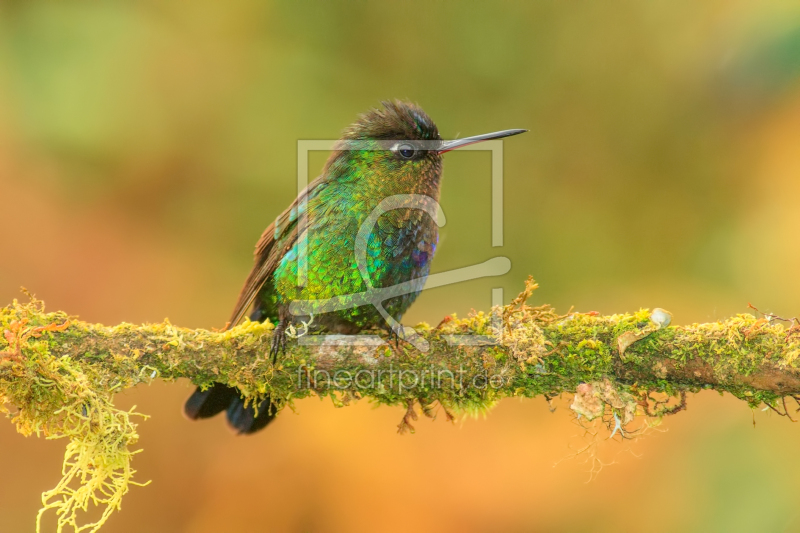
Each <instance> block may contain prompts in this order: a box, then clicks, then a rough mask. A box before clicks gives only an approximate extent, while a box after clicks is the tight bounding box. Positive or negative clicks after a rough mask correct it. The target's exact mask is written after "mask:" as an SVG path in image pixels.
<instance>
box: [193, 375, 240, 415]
mask: <svg viewBox="0 0 800 533" xmlns="http://www.w3.org/2000/svg"><path fill="white" fill-rule="evenodd" d="M238 397H239V391H237V390H236V389H235V388H233V387H228V386H227V385H223V384H222V383H214V385H212V386H211V387H210V388H208V389H206V390H200V387H197V390H195V391H194V392H193V393H192V395H191V396H189V399H188V400H186V405H185V406H184V407H183V412H184V413H185V414H186V416H187V417H188V418H190V419H192V420H197V419H198V418H208V417H211V416H214V415H216V414H218V413H221V412H222V411H224V410H225V409H227V408H228V406H229V405H230V404H231V402H232V401H233V400H235V399H236V398H238Z"/></svg>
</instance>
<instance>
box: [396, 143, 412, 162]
mask: <svg viewBox="0 0 800 533" xmlns="http://www.w3.org/2000/svg"><path fill="white" fill-rule="evenodd" d="M397 153H398V154H400V157H402V158H403V159H413V158H414V154H415V153H416V150H414V147H413V146H411V145H410V144H401V145H399V146H398V147H397Z"/></svg>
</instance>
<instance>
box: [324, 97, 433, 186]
mask: <svg viewBox="0 0 800 533" xmlns="http://www.w3.org/2000/svg"><path fill="white" fill-rule="evenodd" d="M382 105H383V107H382V108H379V109H371V110H370V111H368V112H366V113H364V114H363V115H361V116H360V117H358V120H356V121H355V122H354V123H353V124H352V125H350V126H349V127H348V128H347V129H346V130H345V131H344V133H343V135H342V139H341V141H339V143H338V145H337V146H336V147H335V148H334V150H335V151H334V152H333V153H332V154H331V157H330V159H329V160H328V163H327V165H326V171H327V173H328V175H329V176H331V177H332V178H334V179H338V180H342V181H347V182H353V181H359V182H361V183H364V184H365V185H367V186H368V187H369V188H370V190H374V191H378V190H384V191H386V192H387V193H391V194H396V193H401V192H407V193H411V192H421V193H427V194H432V193H435V192H436V191H438V188H439V179H440V177H441V173H442V156H441V154H440V153H439V150H438V148H439V147H440V146H441V144H442V138H441V137H440V136H439V130H438V128H437V127H436V124H434V123H433V120H431V118H430V117H429V116H428V115H427V114H426V113H425V111H423V110H422V109H421V108H420V107H419V106H417V105H415V104H412V103H408V102H401V101H392V102H388V101H387V102H382Z"/></svg>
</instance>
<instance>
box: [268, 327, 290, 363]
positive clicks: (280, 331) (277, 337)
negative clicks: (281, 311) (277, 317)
mask: <svg viewBox="0 0 800 533" xmlns="http://www.w3.org/2000/svg"><path fill="white" fill-rule="evenodd" d="M288 326H289V320H288V319H284V320H281V321H280V322H279V323H278V325H277V326H275V331H273V333H272V346H270V349H269V354H270V356H272V364H273V365H275V363H277V362H278V354H279V353H281V354H285V353H286V328H287V327H288Z"/></svg>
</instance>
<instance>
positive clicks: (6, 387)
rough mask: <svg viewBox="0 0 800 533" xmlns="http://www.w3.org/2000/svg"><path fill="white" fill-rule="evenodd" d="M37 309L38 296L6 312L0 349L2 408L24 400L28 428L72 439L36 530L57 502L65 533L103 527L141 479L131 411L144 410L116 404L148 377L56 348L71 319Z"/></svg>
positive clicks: (17, 416) (20, 424)
mask: <svg viewBox="0 0 800 533" xmlns="http://www.w3.org/2000/svg"><path fill="white" fill-rule="evenodd" d="M29 310H35V311H38V312H40V313H41V312H43V311H44V308H43V305H41V303H40V302H36V301H34V302H33V303H32V304H28V305H20V304H18V303H17V302H14V304H13V305H12V306H11V307H10V308H5V309H4V310H3V311H2V314H0V331H2V332H3V340H4V341H5V342H4V343H3V344H0V348H5V350H3V351H0V405H2V407H0V408H2V409H3V410H4V411H5V412H7V413H8V409H7V407H6V406H7V405H15V406H17V407H18V411H16V412H15V413H13V414H10V416H11V418H12V421H13V422H14V423H15V424H16V426H17V430H18V431H19V432H20V433H22V434H24V435H30V434H33V433H35V434H36V435H41V434H44V435H45V436H46V437H47V438H48V439H64V438H66V439H69V443H68V444H67V449H66V452H65V454H64V464H63V467H62V472H61V473H62V476H63V477H62V478H61V481H60V482H59V483H58V484H57V485H56V487H55V488H53V489H51V490H49V491H46V492H45V493H44V494H42V505H43V506H42V509H41V510H40V511H39V514H38V515H37V518H36V531H37V532H40V531H41V529H42V518H43V517H44V516H45V513H47V511H50V510H54V511H55V514H56V516H57V532H58V533H61V532H63V531H65V530H67V531H69V530H71V531H74V532H75V533H79V532H87V531H88V532H96V531H97V530H98V529H99V528H100V527H101V526H102V525H103V524H104V523H105V522H106V520H108V518H109V516H110V515H111V513H112V512H113V511H114V510H115V509H119V508H120V504H121V501H122V496H123V495H125V493H127V492H128V487H129V486H130V485H141V483H137V482H135V481H133V480H132V476H133V474H134V473H135V470H133V469H132V468H131V458H132V457H133V455H134V454H135V453H136V452H135V451H131V449H130V446H131V445H133V444H134V443H135V442H136V441H137V439H138V437H139V436H138V434H137V432H136V424H134V423H133V422H132V421H131V417H132V416H134V415H136V414H137V413H135V412H134V411H133V410H131V411H122V410H119V409H117V408H115V407H114V405H113V404H112V402H111V400H112V396H113V392H114V391H115V390H118V389H119V388H123V387H129V386H131V385H133V384H135V382H136V381H147V380H148V377H145V378H142V379H137V378H133V379H130V378H129V379H121V378H119V377H110V376H108V374H107V373H104V372H102V370H101V369H100V368H99V367H97V365H95V364H92V363H91V362H90V361H88V360H84V361H81V362H78V361H76V360H74V359H72V358H70V357H55V356H53V355H52V354H51V352H50V348H51V345H50V343H51V342H52V340H51V334H52V333H54V332H62V331H64V330H66V329H67V327H68V326H69V324H70V321H69V319H68V318H66V317H64V319H63V320H62V321H60V322H61V323H60V324H52V323H51V324H37V323H36V318H35V314H34V313H26V311H29ZM9 311H11V312H9ZM31 317H34V318H31ZM4 344H5V345H7V346H3V345H4ZM86 359H89V357H87V358H86ZM90 504H92V505H93V506H96V507H100V508H102V513H101V516H100V518H98V519H97V520H96V521H93V522H89V523H84V524H82V523H81V522H80V519H79V518H80V516H81V511H82V512H87V511H89V510H90Z"/></svg>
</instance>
